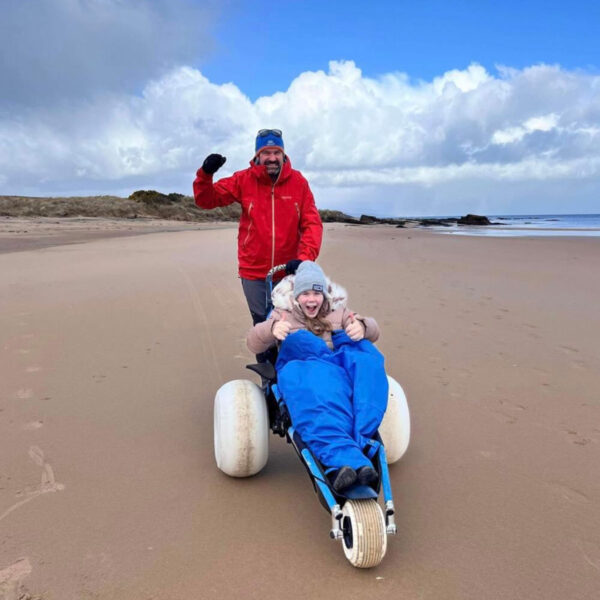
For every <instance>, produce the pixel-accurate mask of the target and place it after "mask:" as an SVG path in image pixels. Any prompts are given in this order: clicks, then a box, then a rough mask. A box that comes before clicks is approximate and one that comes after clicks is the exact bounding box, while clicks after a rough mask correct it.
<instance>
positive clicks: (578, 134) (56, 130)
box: [0, 0, 600, 216]
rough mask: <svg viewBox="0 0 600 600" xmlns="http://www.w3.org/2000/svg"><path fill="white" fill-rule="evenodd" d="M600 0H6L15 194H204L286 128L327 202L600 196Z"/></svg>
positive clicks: (542, 209)
mask: <svg viewBox="0 0 600 600" xmlns="http://www.w3.org/2000/svg"><path fill="white" fill-rule="evenodd" d="M599 6H600V3H597V2H589V1H588V2H581V1H576V0H575V1H572V2H568V3H567V2H560V3H559V2H552V1H547V2H539V1H527V2H526V1H523V2H514V1H512V0H510V1H505V2H502V3H491V2H475V1H473V2H465V1H462V2H461V1H455V2H441V1H438V0H433V1H423V2H419V3H417V2H411V3H406V2H387V1H385V2H371V3H366V2H360V3H359V2H356V1H354V0H350V1H345V2H314V1H313V0H309V1H304V2H301V1H297V0H291V1H287V2H279V3H270V4H267V3H262V4H261V3H256V2H255V3H248V2H242V1H240V0H221V1H217V0H207V1H205V2H199V1H195V0H130V1H128V2H123V1H122V0H36V2H26V1H24V0H3V2H2V7H1V9H0V10H1V18H0V81H2V83H3V89H2V94H1V95H0V194H14V195H30V196H51V195H96V194H115V195H121V196H128V195H129V194H130V193H131V192H133V191H134V190H137V189H158V190H160V191H164V192H181V193H188V194H189V193H191V183H192V180H193V178H194V174H195V171H196V169H197V168H198V167H199V166H200V165H201V164H202V161H203V159H204V157H205V156H206V155H207V154H209V153H211V152H220V153H221V154H225V155H226V156H227V158H228V160H227V163H226V165H225V166H224V167H223V169H222V170H221V171H220V172H219V174H218V176H227V175H229V174H231V173H232V172H233V171H235V170H239V169H242V168H245V166H246V165H247V164H248V160H249V158H250V157H251V155H252V150H253V143H254V136H255V134H256V131H257V129H259V128H262V127H279V128H282V129H283V131H284V138H285V141H286V151H287V152H288V155H289V156H290V158H291V160H292V164H293V166H294V167H295V168H298V169H300V170H301V171H302V172H303V173H304V175H305V176H306V177H307V179H308V180H309V182H310V185H311V187H312V189H313V191H314V194H315V198H316V201H317V205H318V206H319V207H320V208H332V209H339V210H344V211H346V212H349V213H351V214H360V213H368V214H376V215H379V216H390V215H392V216H401V215H444V214H445V215H451V214H465V213H467V212H476V213H483V214H528V213H529V214H531V213H546V214H547V213H575V212H581V213H586V212H587V213H598V212H600V43H599V41H598V40H599V39H600V35H599V33H600V8H599Z"/></svg>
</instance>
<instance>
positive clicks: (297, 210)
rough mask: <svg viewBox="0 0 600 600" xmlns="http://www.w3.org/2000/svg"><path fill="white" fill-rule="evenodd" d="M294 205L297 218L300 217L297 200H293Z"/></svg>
mask: <svg viewBox="0 0 600 600" xmlns="http://www.w3.org/2000/svg"><path fill="white" fill-rule="evenodd" d="M294 206H295V207H296V212H297V213H298V218H300V207H299V206H298V203H297V202H294Z"/></svg>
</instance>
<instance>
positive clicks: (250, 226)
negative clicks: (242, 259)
mask: <svg viewBox="0 0 600 600" xmlns="http://www.w3.org/2000/svg"><path fill="white" fill-rule="evenodd" d="M252 204H253V203H252V202H250V206H249V207H248V218H250V213H251V212H252ZM251 229H252V221H250V223H248V233H247V234H246V239H245V240H244V246H243V247H244V248H245V247H246V244H247V243H248V238H249V237H250V231H251Z"/></svg>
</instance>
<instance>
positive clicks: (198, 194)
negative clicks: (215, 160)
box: [194, 157, 323, 279]
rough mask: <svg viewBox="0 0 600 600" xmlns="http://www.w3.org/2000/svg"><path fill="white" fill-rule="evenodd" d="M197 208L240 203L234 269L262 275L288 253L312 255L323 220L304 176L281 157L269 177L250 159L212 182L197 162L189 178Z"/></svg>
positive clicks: (316, 250)
mask: <svg viewBox="0 0 600 600" xmlns="http://www.w3.org/2000/svg"><path fill="white" fill-rule="evenodd" d="M194 199H195V201H196V204H197V205H198V206H199V207H200V208H215V207H217V206H227V205H228V204H232V203H233V202H239V203H240V204H241V205H242V216H241V217H240V228H239V231H238V262H239V274H240V277H243V278H244V279H264V278H265V277H266V276H267V273H268V271H269V269H271V268H272V267H274V266H275V265H279V264H283V263H286V262H287V261H289V260H292V259H294V258H299V259H301V260H315V259H316V258H317V256H318V255H319V250H320V248H321V239H322V237H323V225H322V223H321V217H320V216H319V212H318V210H317V207H316V206H315V200H314V198H313V195H312V192H311V191H310V188H309V187H308V182H307V181H306V179H305V178H304V177H303V175H302V174H301V173H300V171H296V170H294V169H292V165H291V163H290V160H289V159H288V158H287V157H286V161H285V162H284V163H283V166H282V168H281V172H280V174H279V178H278V179H277V181H276V182H275V183H273V181H272V180H271V177H270V176H269V175H268V173H267V169H266V167H265V166H264V165H256V164H254V163H253V162H251V163H250V168H249V169H245V170H243V171H237V172H236V173H234V174H233V175H232V176H231V177H225V178H223V179H220V180H219V181H217V182H216V183H214V184H213V181H212V175H207V174H206V173H205V172H204V171H203V170H202V169H201V168H200V169H198V172H197V173H196V179H195V181H194Z"/></svg>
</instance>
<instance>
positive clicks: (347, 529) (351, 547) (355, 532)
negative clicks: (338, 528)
mask: <svg viewBox="0 0 600 600" xmlns="http://www.w3.org/2000/svg"><path fill="white" fill-rule="evenodd" d="M342 533H343V539H342V544H343V545H344V554H345V555H346V558H347V559H348V560H349V561H350V563H351V564H352V566H354V567H358V568H359V569H368V568H370V567H376V566H377V565H378V564H379V563H380V562H381V561H382V560H383V557H384V556H385V551H386V550H387V535H386V532H385V519H384V517H383V511H382V510H381V507H380V506H379V504H377V501H376V500H373V499H370V500H347V501H346V503H345V504H344V506H343V508H342Z"/></svg>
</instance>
